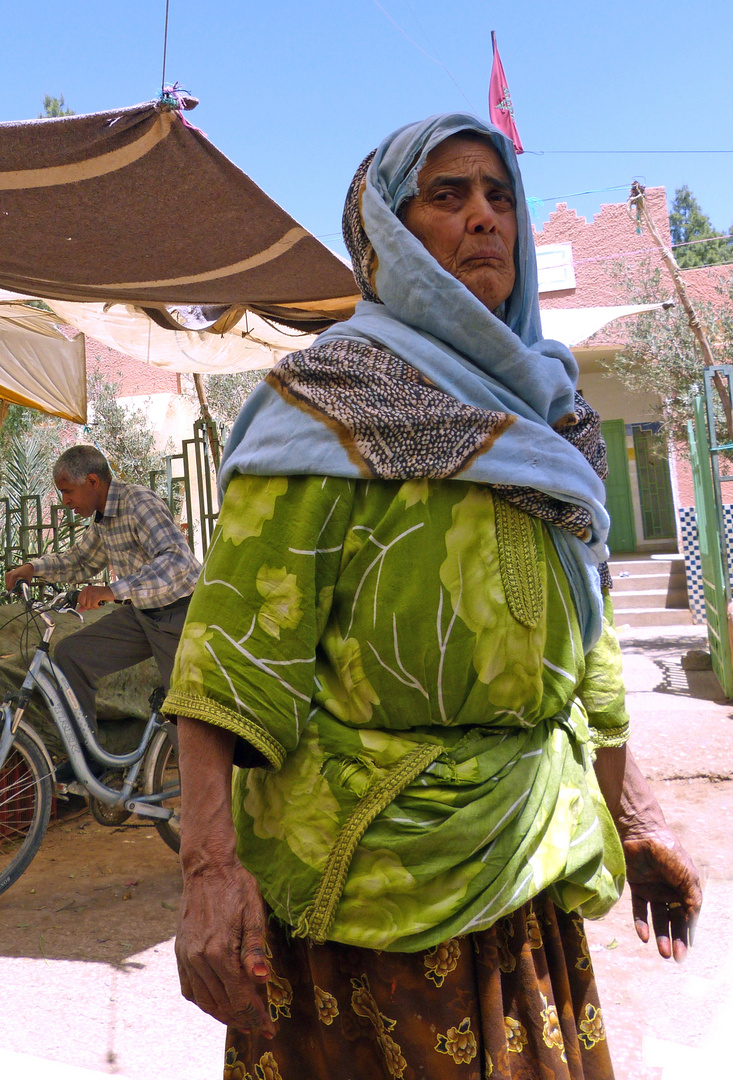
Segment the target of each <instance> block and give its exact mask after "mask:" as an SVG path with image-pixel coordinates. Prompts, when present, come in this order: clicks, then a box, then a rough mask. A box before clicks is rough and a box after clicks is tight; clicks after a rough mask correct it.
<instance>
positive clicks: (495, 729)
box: [166, 115, 701, 1080]
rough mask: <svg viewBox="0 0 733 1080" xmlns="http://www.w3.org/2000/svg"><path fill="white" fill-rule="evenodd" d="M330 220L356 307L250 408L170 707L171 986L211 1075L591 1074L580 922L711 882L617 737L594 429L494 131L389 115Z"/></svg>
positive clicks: (512, 166)
mask: <svg viewBox="0 0 733 1080" xmlns="http://www.w3.org/2000/svg"><path fill="white" fill-rule="evenodd" d="M344 229H345V236H346V242H347V244H348V246H349V249H350V251H351V254H352V258H353V262H354V269H355V273H356V276H357V280H358V282H359V285H360V288H361V291H362V295H363V297H364V300H363V301H362V302H361V303H360V304H359V306H358V307H357V310H356V314H355V315H354V317H353V318H352V319H350V320H349V321H348V322H346V323H342V324H339V325H337V326H335V327H333V328H332V329H331V330H329V331H327V332H326V333H324V334H322V335H321V336H320V338H319V339H318V340H317V342H316V343H315V345H314V346H313V347H312V348H310V349H307V350H305V351H303V352H299V353H294V354H292V355H290V356H289V357H287V358H286V359H285V360H283V361H282V362H281V363H280V364H278V365H277V367H276V368H275V369H274V370H273V371H272V372H271V374H270V375H269V376H268V377H267V379H266V380H265V383H264V384H262V385H261V386H260V387H259V388H258V390H257V391H255V393H254V394H253V395H252V396H251V398H250V399H249V401H248V402H247V404H246V406H245V408H244V409H243V410H242V413H241V414H240V417H239V419H238V421H237V423H236V425H235V429H234V431H233V433H232V436H231V439H230V441H229V444H228V448H227V453H226V457H225V462H224V465H223V468H222V474H221V483H222V487H223V489H225V491H226V495H225V497H224V501H223V505H222V509H221V516H220V520H219V524H218V528H217V532H216V535H215V538H214V540H213V542H212V545H211V549H210V551H209V554H208V558H207V561H206V565H205V567H204V571H203V574H202V577H201V580H200V582H199V586H198V587H197V590H196V592H195V594H194V598H193V601H192V604H191V609H190V612H189V616H188V622H187V625H186V628H185V630H184V635H183V639H182V642H181V647H180V650H179V653H178V658H177V666H176V672H175V674H174V680H173V687H172V691H171V694H170V696H169V698H168V702H167V706H166V707H167V709H168V710H169V711H172V712H176V713H178V714H179V715H180V717H181V719H180V724H179V731H180V767H181V776H182V784H183V807H182V814H183V817H182V849H181V854H182V862H183V875H184V896H183V907H182V916H181V925H180V931H179V937H178V946H177V948H178V960H179V968H180V976H181V986H182V989H183V993H184V995H185V996H186V997H187V998H189V999H191V1000H193V1001H195V1002H196V1003H197V1004H198V1005H199V1006H200V1007H201V1008H202V1009H204V1010H205V1011H206V1012H208V1013H211V1014H212V1015H213V1016H216V1017H217V1018H218V1019H220V1020H221V1021H223V1022H225V1023H227V1024H228V1025H229V1032H228V1043H227V1051H226V1064H225V1077H228V1078H232V1080H234V1078H237V1080H245V1078H247V1077H250V1078H252V1080H254V1078H260V1080H265V1078H266V1080H276V1078H278V1077H281V1078H282V1080H373V1078H375V1077H385V1078H393V1077H399V1078H404V1080H413V1078H417V1077H423V1078H429V1080H442V1078H444V1077H446V1078H447V1077H458V1076H462V1077H465V1078H466V1080H469V1078H470V1080H475V1078H479V1077H488V1076H491V1077H492V1078H496V1077H499V1078H501V1080H505V1078H509V1077H525V1078H532V1080H535V1078H536V1080H540V1078H542V1080H552V1078H557V1080H561V1078H562V1080H567V1078H569V1077H572V1078H573V1080H579V1078H581V1077H589V1078H593V1080H606V1078H610V1077H612V1075H613V1074H612V1067H611V1062H610V1057H609V1052H608V1047H607V1042H606V1038H605V1030H604V1026H603V1018H602V1013H601V1008H600V1006H599V1002H598V997H597V994H596V990H595V983H594V979H593V973H592V969H591V961H590V957H589V954H588V948H587V944H586V940H585V937H584V933H583V922H582V919H583V917H584V916H588V917H590V918H597V917H599V916H602V915H603V914H604V913H605V912H607V911H608V910H609V908H610V907H611V905H612V904H613V903H614V902H615V901H616V900H617V899H618V896H619V893H620V891H621V889H622V887H623V882H624V873H625V871H626V874H627V876H628V880H629V882H630V885H631V892H632V902H633V914H634V919H635V923H636V929H637V933H638V934H639V936H640V937H641V938H642V940H644V941H646V940H647V939H648V937H649V925H648V909H649V907H650V909H651V919H652V924H653V931H654V934H655V936H656V939H657V945H658V949H659V951H660V953H661V954H662V956H665V957H669V956H671V955H673V956H674V958H675V959H677V960H680V959H682V957H683V956H684V954H685V951H686V948H687V944H688V941H689V935H690V931H691V929H692V924H693V922H694V919H695V917H696V915H697V912H698V910H699V906H700V900H701V895H700V889H699V884H698V880H697V875H696V872H695V869H694V867H693V866H692V864H691V862H690V860H689V859H688V857H687V856H686V854H685V853H684V851H683V850H682V849H681V848H680V846H679V844H678V843H677V841H676V839H675V837H674V836H673V835H672V833H671V832H670V831H669V829H668V827H667V826H666V824H665V822H664V818H663V815H662V813H661V810H660V809H659V806H658V804H657V803H656V801H655V799H654V797H653V795H652V794H651V792H650V790H649V788H648V787H647V785H646V783H645V781H644V780H643V778H642V777H641V775H640V773H639V770H638V769H637V768H636V766H635V765H634V763H633V760H632V758H631V755H630V754H629V753H628V751H627V750H626V747H625V743H626V739H627V735H628V717H627V713H626V711H625V707H624V694H623V687H622V684H621V663H620V655H619V649H618V643H617V640H616V637H615V634H614V631H613V628H612V625H611V614H610V603H609V601H608V598H607V595H606V594H607V589H604V585H607V584H608V581H607V570H606V568H605V565H604V563H603V560H604V559H605V554H606V549H605V543H604V541H605V537H606V533H607V528H608V518H607V515H606V513H605V510H604V507H603V495H604V491H603V483H602V480H601V477H602V476H603V474H604V468H605V466H604V450H603V444H602V442H601V440H600V437H599V424H598V417H597V415H596V414H595V413H594V412H593V411H592V410H591V409H590V408H589V406H588V405H587V404H586V403H585V402H584V401H583V400H582V398H580V397H579V396H578V395H577V394H576V376H577V368H576V365H575V361H574V360H573V357H572V355H571V354H570V353H569V352H568V350H567V349H565V348H564V347H563V346H562V345H560V344H558V343H557V342H552V341H543V340H541V333H540V321H539V306H538V299H537V282H536V271H535V258H534V249H533V245H532V237H531V229H530V225H529V221H528V216H527V211H526V207H525V201H524V197H523V193H522V185H521V180H520V177H519V173H518V170H517V165H516V159H515V155H514V151H513V149H512V147H511V143H510V142H509V141H508V140H507V139H506V138H505V137H504V136H503V135H501V134H500V133H499V132H498V131H497V130H496V129H494V128H492V127H489V126H487V125H485V124H483V123H481V122H480V121H479V120H477V119H476V118H474V117H471V116H464V115H449V116H440V117H433V118H432V119H429V120H426V121H425V122H423V123H419V124H413V125H411V126H409V127H406V128H403V129H401V130H399V131H397V132H395V133H394V134H393V135H391V136H390V137H389V138H387V139H385V141H384V142H383V143H382V144H381V146H380V147H379V148H378V150H377V151H376V152H375V153H374V154H372V155H370V156H369V158H367V160H366V161H365V162H364V163H363V165H362V166H361V167H360V169H359V170H358V172H357V174H356V177H355V178H354V182H353V184H352V186H351V189H350V191H349V194H348V197H347V202H346V207H345V211H344ZM233 763H234V765H236V766H238V768H237V769H236V770H235V776H234V786H233V800H232V766H233ZM232 805H233V812H232ZM614 823H615V824H614Z"/></svg>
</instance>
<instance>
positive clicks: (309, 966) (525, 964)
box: [224, 895, 613, 1080]
mask: <svg viewBox="0 0 733 1080" xmlns="http://www.w3.org/2000/svg"><path fill="white" fill-rule="evenodd" d="M268 939H269V945H270V950H271V953H272V956H271V964H272V970H273V978H272V980H271V981H270V983H269V984H268V990H267V992H268V1002H269V1007H270V1014H271V1016H272V1018H273V1020H277V1021H278V1033H277V1035H276V1036H275V1038H274V1039H271V1040H268V1039H264V1038H262V1037H261V1036H257V1035H255V1036H249V1035H246V1034H243V1033H242V1032H239V1031H236V1030H234V1029H233V1028H230V1029H229V1030H228V1032H227V1051H226V1060H225V1066H224V1080H382V1078H383V1080H394V1078H399V1080H418V1078H420V1080H449V1078H450V1080H484V1078H486V1077H491V1080H613V1067H612V1065H611V1058H610V1056H609V1052H608V1044H607V1042H606V1034H605V1030H604V1027H603V1017H602V1015H601V1009H600V1006H599V1003H598V995H597V993H596V985H595V979H594V977H593V969H592V967H591V961H590V956H589V955H588V945H587V942H586V938H585V933H584V932H583V921H582V919H581V918H580V917H579V916H577V915H566V914H565V913H564V912H562V911H559V910H558V909H556V908H555V906H554V905H553V904H552V902H551V901H550V900H548V899H547V898H546V897H545V896H543V895H540V896H539V897H536V898H535V900H534V901H531V902H530V903H528V904H525V906H524V907H522V908H520V910H519V911H517V912H515V913H514V914H513V915H511V916H510V917H509V918H506V919H501V920H500V921H499V922H498V923H497V924H496V925H495V926H492V927H491V929H489V930H485V931H482V932H481V933H478V934H472V935H469V936H468V937H463V938H452V939H451V940H450V941H446V942H444V943H443V944H442V945H438V946H436V947H435V948H433V949H430V950H428V951H427V952H422V953H388V952H373V951H371V950H369V949H358V948H353V947H351V946H348V945H338V944H335V943H333V942H329V943H327V944H325V945H313V944H311V943H310V942H308V941H302V940H296V939H291V938H289V935H288V933H287V929H286V928H285V927H283V926H282V925H281V924H279V923H278V922H277V921H275V920H272V922H271V924H270V930H269V933H268Z"/></svg>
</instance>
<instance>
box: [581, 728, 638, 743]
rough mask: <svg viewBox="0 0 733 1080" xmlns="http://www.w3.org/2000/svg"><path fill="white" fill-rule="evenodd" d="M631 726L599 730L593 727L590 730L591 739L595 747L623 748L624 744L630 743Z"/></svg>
mask: <svg viewBox="0 0 733 1080" xmlns="http://www.w3.org/2000/svg"><path fill="white" fill-rule="evenodd" d="M629 735H630V731H629V725H628V724H622V726H621V727H614V728H603V729H602V730H600V729H599V728H594V727H592V728H591V729H590V738H591V742H592V743H593V745H594V746H623V745H624V743H626V742H628V741H629Z"/></svg>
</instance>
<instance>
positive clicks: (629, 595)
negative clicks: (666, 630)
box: [611, 581, 690, 610]
mask: <svg viewBox="0 0 733 1080" xmlns="http://www.w3.org/2000/svg"><path fill="white" fill-rule="evenodd" d="M623 584H624V586H625V585H626V582H625V581H624V582H623ZM611 600H612V601H613V606H614V610H615V609H616V608H619V607H622V608H686V607H689V606H690V605H689V601H688V599H687V589H626V588H623V589H619V587H618V584H614V587H613V589H612V590H611Z"/></svg>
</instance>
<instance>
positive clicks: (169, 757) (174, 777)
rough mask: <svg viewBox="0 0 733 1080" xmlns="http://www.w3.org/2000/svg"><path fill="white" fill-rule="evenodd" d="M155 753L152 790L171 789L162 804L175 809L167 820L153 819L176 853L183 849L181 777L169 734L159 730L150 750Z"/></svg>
mask: <svg viewBox="0 0 733 1080" xmlns="http://www.w3.org/2000/svg"><path fill="white" fill-rule="evenodd" d="M150 753H151V754H152V755H153V757H152V763H151V770H150V775H151V777H152V791H151V792H149V794H152V793H153V792H157V791H162V792H166V791H170V792H171V795H170V798H166V799H163V800H162V801H161V802H160V806H165V807H167V808H170V809H171V810H172V811H173V814H172V816H171V817H169V818H168V820H167V821H157V820H155V819H153V823H154V825H155V828H156V829H157V830H158V832H159V834H160V836H161V838H162V839H163V840H164V841H165V843H166V844H167V845H168V847H169V848H171V849H172V850H173V851H175V853H176V854H178V852H179V851H180V850H181V777H180V773H179V772H178V756H177V754H176V750H175V747H174V746H173V743H172V742H171V740H170V738H169V736H168V735H167V733H165V732H164V731H162V732H159V734H158V735H156V737H155V741H154V743H153V746H152V748H151V750H150Z"/></svg>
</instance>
